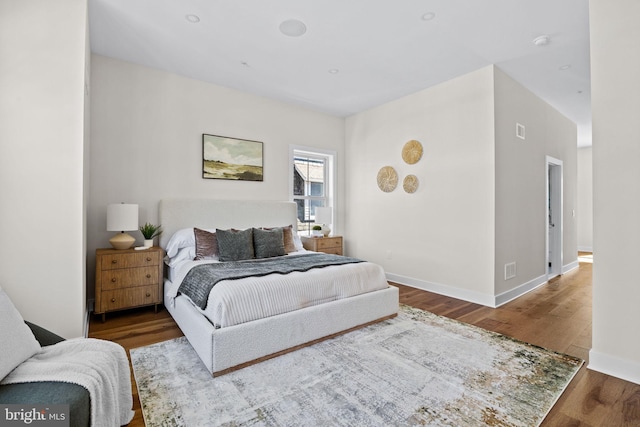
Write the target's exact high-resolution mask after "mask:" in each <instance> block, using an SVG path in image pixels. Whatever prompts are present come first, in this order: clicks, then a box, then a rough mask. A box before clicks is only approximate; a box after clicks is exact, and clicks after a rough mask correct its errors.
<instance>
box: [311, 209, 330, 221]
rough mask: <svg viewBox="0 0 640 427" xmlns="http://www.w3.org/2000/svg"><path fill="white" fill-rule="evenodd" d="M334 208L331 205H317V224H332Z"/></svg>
mask: <svg viewBox="0 0 640 427" xmlns="http://www.w3.org/2000/svg"><path fill="white" fill-rule="evenodd" d="M331 212H332V209H331V208H330V207H320V206H319V207H317V208H316V219H315V221H314V222H315V223H316V224H331V221H332V214H331Z"/></svg>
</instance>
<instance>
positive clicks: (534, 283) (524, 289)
mask: <svg viewBox="0 0 640 427" xmlns="http://www.w3.org/2000/svg"><path fill="white" fill-rule="evenodd" d="M545 283H547V276H546V275H544V276H539V277H536V278H535V279H533V280H529V281H528V282H526V283H523V284H522V285H519V286H516V287H515V288H513V289H510V290H508V291H506V292H503V293H501V294H499V295H496V298H495V302H494V304H495V305H494V307H500V306H501V305H504V304H506V303H508V302H509V301H513V300H514V299H516V298H518V297H521V296H522V295H524V294H526V293H529V292H531V291H532V290H534V289H536V288H538V287H540V286H542V285H544V284H545Z"/></svg>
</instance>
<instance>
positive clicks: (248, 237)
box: [216, 228, 254, 261]
mask: <svg viewBox="0 0 640 427" xmlns="http://www.w3.org/2000/svg"><path fill="white" fill-rule="evenodd" d="M216 238H217V239H218V253H219V257H220V261H241V260H245V259H252V258H253V257H254V252H253V229H252V228H247V229H246V230H220V229H216Z"/></svg>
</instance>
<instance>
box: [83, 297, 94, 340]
mask: <svg viewBox="0 0 640 427" xmlns="http://www.w3.org/2000/svg"><path fill="white" fill-rule="evenodd" d="M94 303H95V300H94V299H93V298H91V299H90V300H88V301H87V308H86V313H85V318H84V337H85V338H87V337H88V336H89V321H90V320H91V313H92V312H93V305H94Z"/></svg>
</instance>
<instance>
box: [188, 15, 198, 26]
mask: <svg viewBox="0 0 640 427" xmlns="http://www.w3.org/2000/svg"><path fill="white" fill-rule="evenodd" d="M184 17H185V19H186V20H187V21H189V22H191V23H192V24H197V23H198V22H200V17H199V16H198V15H185V16H184Z"/></svg>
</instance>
